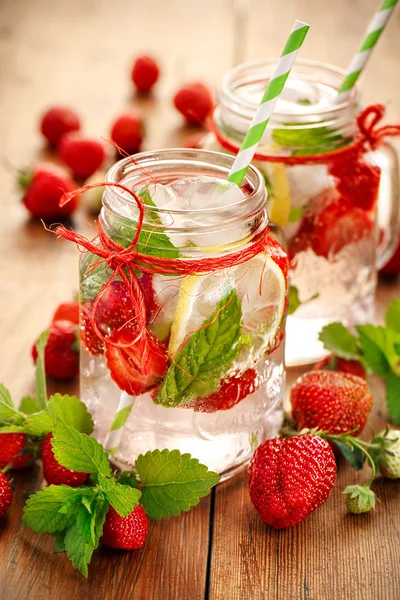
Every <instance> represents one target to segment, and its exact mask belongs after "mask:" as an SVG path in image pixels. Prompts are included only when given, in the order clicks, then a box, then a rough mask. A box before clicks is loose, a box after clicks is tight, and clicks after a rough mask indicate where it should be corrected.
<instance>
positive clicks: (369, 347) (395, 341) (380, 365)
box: [319, 300, 400, 425]
mask: <svg viewBox="0 0 400 600" xmlns="http://www.w3.org/2000/svg"><path fill="white" fill-rule="evenodd" d="M355 331H356V334H357V335H353V333H351V332H350V331H349V330H348V329H347V328H346V327H345V326H344V325H343V324H342V323H331V324H330V325H327V326H326V327H324V328H323V329H322V330H321V332H320V334H319V339H320V340H321V342H322V343H323V344H324V347H325V348H326V349H327V350H329V351H330V352H331V353H332V354H335V355H336V356H339V357H341V358H344V359H347V360H358V361H360V363H361V364H362V365H363V366H364V368H365V369H366V370H367V371H368V372H369V373H373V374H375V375H378V376H379V377H381V378H382V379H383V380H384V381H385V382H386V384H387V387H386V402H387V408H388V412H389V416H390V418H391V419H392V421H393V422H394V423H395V424H396V425H400V300H395V301H394V302H392V303H391V304H390V305H389V307H388V309H387V312H386V326H378V325H371V324H367V325H357V326H356V327H355Z"/></svg>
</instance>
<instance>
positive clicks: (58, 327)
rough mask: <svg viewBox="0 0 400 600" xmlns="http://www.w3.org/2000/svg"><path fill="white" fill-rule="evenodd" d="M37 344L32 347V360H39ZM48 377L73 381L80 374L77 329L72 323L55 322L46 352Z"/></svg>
mask: <svg viewBox="0 0 400 600" xmlns="http://www.w3.org/2000/svg"><path fill="white" fill-rule="evenodd" d="M37 356H38V353H37V349H36V344H34V345H33V346H32V358H33V360H34V362H35V363H36V360H37ZM44 368H45V371H46V375H49V376H50V377H54V378H56V379H71V378H72V377H76V376H77V375H78V374H79V347H78V343H77V327H76V325H75V324H74V323H71V321H53V323H51V325H50V335H49V339H48V341H47V344H46V348H45V352H44Z"/></svg>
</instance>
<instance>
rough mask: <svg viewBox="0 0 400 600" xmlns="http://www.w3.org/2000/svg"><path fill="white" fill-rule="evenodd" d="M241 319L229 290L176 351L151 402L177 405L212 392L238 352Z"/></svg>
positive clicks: (233, 295) (233, 292)
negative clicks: (209, 315)
mask: <svg viewBox="0 0 400 600" xmlns="http://www.w3.org/2000/svg"><path fill="white" fill-rule="evenodd" d="M241 318H242V306H241V303H240V300H239V297H238V295H237V293H236V291H235V290H232V291H231V292H230V293H229V294H228V295H227V296H226V297H225V298H223V299H222V300H221V301H220V302H219V304H218V305H217V307H216V309H215V311H214V312H213V314H212V315H211V317H210V318H209V319H207V320H206V321H204V323H203V324H202V325H201V327H200V328H199V329H198V330H197V331H196V332H195V333H194V334H193V335H192V337H191V338H190V340H189V341H188V343H187V344H185V346H184V347H183V348H182V349H181V350H180V351H178V353H177V355H176V356H175V357H174V361H173V362H172V364H171V365H170V367H169V369H168V371H167V373H166V375H165V377H164V380H163V382H162V384H161V386H160V389H159V390H158V393H157V395H156V397H155V399H154V402H155V403H156V404H162V405H163V406H178V405H180V404H185V403H187V402H190V400H193V399H195V398H198V397H203V396H208V395H209V394H211V393H212V392H214V391H215V390H216V389H217V388H218V385H219V382H220V380H221V377H222V375H223V374H224V373H225V372H226V370H227V369H228V368H229V367H230V366H231V364H232V363H233V360H234V359H235V357H236V355H237V354H238V352H239V350H240V347H241V345H240V340H241V332H242V324H241Z"/></svg>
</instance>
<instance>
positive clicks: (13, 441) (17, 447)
mask: <svg viewBox="0 0 400 600" xmlns="http://www.w3.org/2000/svg"><path fill="white" fill-rule="evenodd" d="M26 441H27V440H26V435H25V433H0V469H4V467H7V465H11V467H10V468H11V469H23V468H24V467H26V466H28V465H29V463H30V462H31V460H32V459H33V454H32V453H31V452H29V451H28V450H27V448H26Z"/></svg>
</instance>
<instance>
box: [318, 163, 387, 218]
mask: <svg viewBox="0 0 400 600" xmlns="http://www.w3.org/2000/svg"><path fill="white" fill-rule="evenodd" d="M329 172H330V174H331V175H333V176H334V177H336V179H337V183H336V189H337V190H338V192H339V193H340V194H341V196H342V197H343V198H344V199H345V200H348V201H349V202H351V203H352V204H354V206H357V207H359V208H362V209H364V210H371V209H372V208H374V206H375V204H376V201H377V198H378V190H379V182H380V178H381V170H380V168H379V167H376V166H372V165H368V164H367V163H365V162H363V161H362V160H360V158H356V159H355V160H354V159H353V160H351V159H349V158H348V157H347V158H346V160H342V161H338V160H336V161H335V162H334V163H333V164H331V165H330V167H329Z"/></svg>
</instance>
